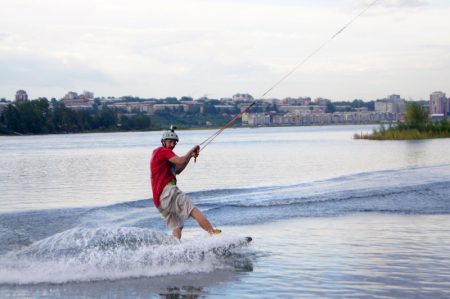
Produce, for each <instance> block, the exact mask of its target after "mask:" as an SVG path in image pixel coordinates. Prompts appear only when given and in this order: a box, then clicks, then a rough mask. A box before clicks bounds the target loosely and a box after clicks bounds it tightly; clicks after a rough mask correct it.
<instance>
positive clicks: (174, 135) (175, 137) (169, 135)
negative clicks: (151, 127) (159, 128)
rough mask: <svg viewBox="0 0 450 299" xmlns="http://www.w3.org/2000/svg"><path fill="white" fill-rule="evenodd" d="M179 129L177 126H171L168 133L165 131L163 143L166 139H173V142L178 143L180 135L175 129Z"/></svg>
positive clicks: (162, 138)
mask: <svg viewBox="0 0 450 299" xmlns="http://www.w3.org/2000/svg"><path fill="white" fill-rule="evenodd" d="M176 128H177V127H175V126H170V129H169V130H167V131H164V132H163V134H162V137H161V142H163V141H164V140H166V139H171V140H175V141H176V142H178V140H179V139H178V135H177V133H175V129H176Z"/></svg>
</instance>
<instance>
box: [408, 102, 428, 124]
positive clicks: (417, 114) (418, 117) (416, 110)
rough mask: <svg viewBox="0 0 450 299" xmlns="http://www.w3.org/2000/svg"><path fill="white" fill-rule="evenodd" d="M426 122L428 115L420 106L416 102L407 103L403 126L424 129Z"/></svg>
mask: <svg viewBox="0 0 450 299" xmlns="http://www.w3.org/2000/svg"><path fill="white" fill-rule="evenodd" d="M427 122H428V115H427V113H426V112H425V111H424V110H423V108H422V106H421V105H420V104H419V103H416V102H408V104H407V106H406V114H405V124H406V125H407V126H410V127H413V128H417V129H420V128H424V127H425V125H426V124H427Z"/></svg>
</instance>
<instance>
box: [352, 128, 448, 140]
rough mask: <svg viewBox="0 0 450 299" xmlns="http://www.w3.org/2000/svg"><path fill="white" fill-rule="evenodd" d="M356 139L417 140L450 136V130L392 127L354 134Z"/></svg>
mask: <svg viewBox="0 0 450 299" xmlns="http://www.w3.org/2000/svg"><path fill="white" fill-rule="evenodd" d="M353 138H355V139H370V140H415V139H431V138H450V132H432V131H419V130H417V129H409V130H399V129H390V130H386V131H382V130H380V131H378V130H374V132H372V133H361V134H358V133H356V134H354V135H353Z"/></svg>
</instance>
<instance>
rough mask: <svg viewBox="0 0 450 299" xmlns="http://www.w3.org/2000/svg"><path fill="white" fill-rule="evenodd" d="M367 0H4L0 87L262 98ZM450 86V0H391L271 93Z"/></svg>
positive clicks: (1, 92)
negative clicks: (251, 96) (240, 95)
mask: <svg viewBox="0 0 450 299" xmlns="http://www.w3.org/2000/svg"><path fill="white" fill-rule="evenodd" d="M371 2H372V0H370V1H365V0H360V1H356V0H342V1H339V0H332V1H331V0H330V1H328V0H316V1H310V0H308V1H306V0H305V1H303V0H239V1H238V0H209V1H207V0H161V1H159V0H142V1H141V0H128V1H119V0H64V1H61V0H0V4H1V5H0V98H2V97H4V98H7V99H12V98H13V97H14V94H15V92H16V91H17V90H18V89H25V90H26V91H27V92H28V94H29V97H30V98H32V99H34V98H37V97H44V96H45V97H48V98H51V97H55V98H61V97H63V96H64V95H65V94H66V93H67V92H68V91H75V92H82V91H83V90H89V91H92V92H94V93H95V96H123V95H133V96H139V97H142V98H145V97H157V98H160V97H167V96H176V97H181V96H192V97H194V98H198V97H201V96H204V95H207V96H208V97H210V98H220V97H231V96H232V95H233V94H235V93H250V94H251V95H253V96H254V97H255V98H259V97H260V96H261V95H262V94H263V93H264V92H265V91H266V90H267V89H269V88H270V87H271V86H272V85H273V84H274V83H275V82H277V81H278V80H279V79H280V78H281V77H283V76H284V75H285V74H286V73H288V72H289V71H290V70H291V69H292V68H293V67H294V66H295V65H297V64H298V63H299V62H300V61H302V60H303V59H304V58H305V57H307V56H308V55H309V54H310V53H311V52H312V51H314V50H315V49H316V48H317V47H319V46H320V45H321V44H322V43H323V42H325V41H326V40H328V39H329V38H330V37H331V36H332V35H333V34H334V33H336V32H337V31H338V30H339V29H341V28H342V27H343V26H344V25H345V24H346V23H347V22H349V21H350V20H351V19H352V18H353V17H354V16H355V15H357V14H358V13H359V12H360V11H362V10H363V9H364V7H366V6H367V5H368V4H369V3H371ZM438 90H440V91H444V92H446V93H447V95H448V94H449V93H450V1H448V0H379V1H378V2H377V3H376V4H375V5H374V6H373V7H371V8H370V10H368V11H367V12H366V13H365V14H364V15H362V16H361V17H360V18H358V19H357V20H356V21H355V22H354V23H353V24H352V25H351V26H350V27H348V28H347V29H346V30H345V31H344V32H342V33H341V34H339V35H338V36H337V37H336V38H335V39H333V40H332V41H331V42H329V43H328V44H327V45H326V47H325V48H323V49H322V50H321V51H320V52H319V53H318V54H317V55H315V56H314V57H312V58H311V59H310V60H309V61H308V62H307V63H306V64H304V65H303V66H302V67H300V68H299V69H298V70H297V71H296V72H295V73H294V74H292V75H291V76H290V77H289V78H288V79H286V80H285V81H284V82H282V83H281V84H280V85H278V86H277V87H276V88H275V89H274V90H273V91H271V92H270V93H269V94H268V95H267V96H266V98H272V97H277V98H283V97H288V96H290V97H299V96H310V97H312V98H316V97H325V98H329V99H332V100H352V99H356V98H357V99H363V100H374V99H377V98H382V97H385V96H386V95H389V94H394V93H395V94H400V95H401V96H402V97H404V98H406V99H410V98H412V99H415V100H417V99H427V98H428V97H429V94H430V93H431V92H433V91H438Z"/></svg>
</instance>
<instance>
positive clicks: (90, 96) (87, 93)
mask: <svg viewBox="0 0 450 299" xmlns="http://www.w3.org/2000/svg"><path fill="white" fill-rule="evenodd" d="M83 96H84V97H85V98H87V99H93V98H94V93H93V92H91V91H87V90H84V91H83Z"/></svg>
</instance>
